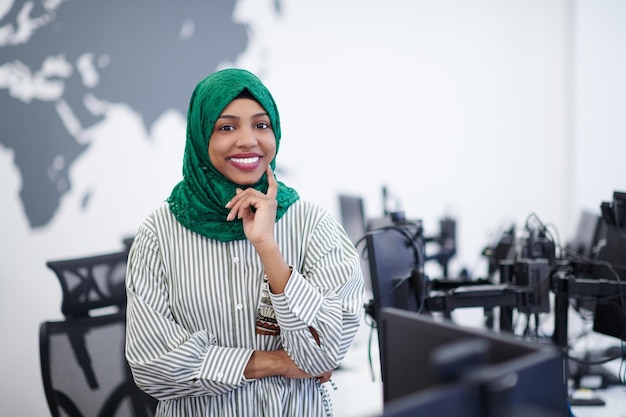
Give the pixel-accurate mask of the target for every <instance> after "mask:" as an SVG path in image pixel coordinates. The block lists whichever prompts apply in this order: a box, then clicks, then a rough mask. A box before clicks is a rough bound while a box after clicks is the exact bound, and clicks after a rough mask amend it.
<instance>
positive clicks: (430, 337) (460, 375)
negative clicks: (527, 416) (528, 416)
mask: <svg viewBox="0 0 626 417" xmlns="http://www.w3.org/2000/svg"><path fill="white" fill-rule="evenodd" d="M379 332H380V334H381V354H382V357H381V367H382V378H383V381H382V383H383V404H384V410H385V412H386V413H387V412H389V416H391V415H392V414H391V411H394V412H396V411H397V412H398V413H399V412H400V410H401V409H403V408H404V409H406V408H407V407H410V406H411V405H413V406H415V407H418V406H419V407H427V406H433V405H436V404H439V405H438V406H436V408H437V410H438V411H439V412H438V413H437V415H442V416H444V415H445V416H446V417H454V416H464V417H470V416H471V417H473V416H489V415H498V416H507V417H508V416H513V415H518V414H515V413H517V412H519V411H520V410H528V409H531V408H532V409H534V410H537V411H538V412H539V411H541V412H544V413H546V414H547V415H555V416H564V415H568V414H567V413H568V410H569V407H568V395H567V380H566V372H565V361H564V357H563V355H562V353H561V351H560V350H559V349H557V348H556V347H555V346H553V345H549V344H540V343H534V342H528V341H523V340H518V339H517V338H515V337H514V336H513V335H511V334H508V333H496V332H493V331H488V330H485V329H478V328H469V327H461V326H459V325H455V324H453V323H452V322H449V321H446V320H442V319H439V320H437V319H434V318H433V317H431V316H426V315H422V314H417V313H413V312H408V311H405V310H399V309H394V308H384V309H383V310H382V311H381V321H380V329H379ZM455 410H456V411H455ZM489 410H497V413H495V414H493V413H492V414H490V412H489ZM414 411H415V410H414ZM433 411H436V410H433ZM550 413H551V414H550ZM386 415H387V414H385V416H386ZM400 415H401V414H398V416H400ZM407 415H408V414H407ZM414 415H435V414H414Z"/></svg>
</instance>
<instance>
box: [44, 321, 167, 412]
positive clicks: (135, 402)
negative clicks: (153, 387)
mask: <svg viewBox="0 0 626 417" xmlns="http://www.w3.org/2000/svg"><path fill="white" fill-rule="evenodd" d="M125 327H126V326H125V313H124V312H118V313H114V314H107V315H101V316H97V317H82V318H75V319H69V320H63V321H45V322H43V323H42V324H41V326H40V336H39V343H40V344H39V346H40V349H39V352H40V361H41V374H42V380H43V386H44V391H45V394H46V400H47V402H48V407H49V409H50V412H51V415H52V417H61V416H71V417H93V416H99V417H131V416H135V417H150V416H153V415H154V410H155V408H156V400H155V399H154V398H152V397H150V396H148V395H147V394H145V393H143V392H142V391H140V390H139V388H137V386H136V385H135V383H134V382H133V380H132V377H131V375H130V369H129V367H128V364H127V363H126V360H125V359H124V340H125Z"/></svg>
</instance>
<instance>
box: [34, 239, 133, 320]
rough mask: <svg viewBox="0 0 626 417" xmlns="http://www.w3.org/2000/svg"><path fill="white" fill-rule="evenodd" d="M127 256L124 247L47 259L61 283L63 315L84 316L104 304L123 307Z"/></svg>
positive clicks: (124, 302)
mask: <svg viewBox="0 0 626 417" xmlns="http://www.w3.org/2000/svg"><path fill="white" fill-rule="evenodd" d="M127 258H128V252H127V251H126V250H124V251H120V252H113V253H107V254H102V255H95V256H87V257H81V258H75V259H63V260H55V261H49V262H46V265H47V266H48V268H50V269H51V270H52V271H53V272H54V273H55V275H56V277H57V279H58V280H59V284H60V285H61V291H62V294H61V296H62V303H61V312H62V313H63V315H64V316H66V317H68V318H71V317H81V316H86V315H89V314H90V313H93V312H95V311H96V310H98V309H100V308H103V307H115V308H117V309H120V308H123V307H124V306H125V305H126V288H125V286H124V279H125V277H126V260H127Z"/></svg>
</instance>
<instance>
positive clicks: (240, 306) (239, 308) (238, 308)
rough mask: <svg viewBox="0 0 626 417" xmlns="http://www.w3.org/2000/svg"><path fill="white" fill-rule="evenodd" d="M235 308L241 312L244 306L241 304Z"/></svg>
mask: <svg viewBox="0 0 626 417" xmlns="http://www.w3.org/2000/svg"><path fill="white" fill-rule="evenodd" d="M235 307H237V310H241V309H242V308H243V304H241V303H239V304H237V305H236V306H235Z"/></svg>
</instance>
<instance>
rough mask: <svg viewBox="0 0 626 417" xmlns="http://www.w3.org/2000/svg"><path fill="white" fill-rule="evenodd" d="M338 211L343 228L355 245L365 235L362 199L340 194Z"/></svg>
mask: <svg viewBox="0 0 626 417" xmlns="http://www.w3.org/2000/svg"><path fill="white" fill-rule="evenodd" d="M339 209H340V211H341V224H342V225H343V228H344V229H345V230H346V233H347V234H348V237H349V238H350V240H352V243H354V244H357V243H358V242H359V241H360V240H361V239H362V238H363V237H364V236H365V233H366V229H365V227H366V226H365V224H366V222H365V210H364V207H363V198H361V197H356V196H349V195H344V194H340V195H339Z"/></svg>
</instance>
